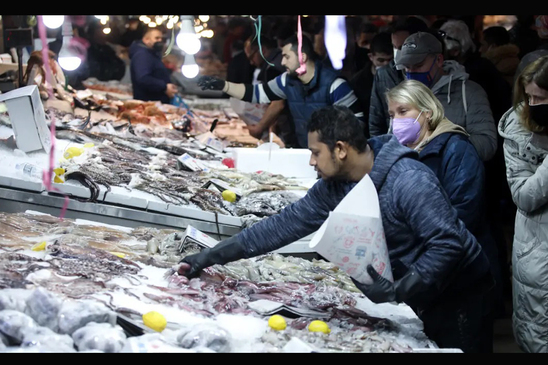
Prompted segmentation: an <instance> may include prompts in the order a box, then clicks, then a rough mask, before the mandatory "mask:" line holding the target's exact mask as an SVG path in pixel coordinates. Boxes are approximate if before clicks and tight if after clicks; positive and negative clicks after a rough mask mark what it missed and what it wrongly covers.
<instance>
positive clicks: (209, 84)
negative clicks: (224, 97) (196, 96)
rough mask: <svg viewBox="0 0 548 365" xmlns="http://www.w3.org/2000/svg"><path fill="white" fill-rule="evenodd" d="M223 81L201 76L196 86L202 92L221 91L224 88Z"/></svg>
mask: <svg viewBox="0 0 548 365" xmlns="http://www.w3.org/2000/svg"><path fill="white" fill-rule="evenodd" d="M225 83H226V81H225V80H221V79H218V78H216V77H213V76H202V77H200V79H199V80H198V86H199V87H201V88H202V90H223V89H224V88H225Z"/></svg>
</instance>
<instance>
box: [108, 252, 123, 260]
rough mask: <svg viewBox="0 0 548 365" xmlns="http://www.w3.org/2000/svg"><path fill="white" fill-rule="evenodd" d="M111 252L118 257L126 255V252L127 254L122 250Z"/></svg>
mask: <svg viewBox="0 0 548 365" xmlns="http://www.w3.org/2000/svg"><path fill="white" fill-rule="evenodd" d="M110 253H111V254H113V255H116V256H118V257H120V258H124V257H126V254H125V253H121V252H115V251H110Z"/></svg>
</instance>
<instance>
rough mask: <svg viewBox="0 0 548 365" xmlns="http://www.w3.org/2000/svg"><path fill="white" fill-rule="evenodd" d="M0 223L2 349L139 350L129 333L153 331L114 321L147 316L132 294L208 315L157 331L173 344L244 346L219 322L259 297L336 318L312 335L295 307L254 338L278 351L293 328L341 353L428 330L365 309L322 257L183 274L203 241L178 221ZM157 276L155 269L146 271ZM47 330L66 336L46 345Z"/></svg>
mask: <svg viewBox="0 0 548 365" xmlns="http://www.w3.org/2000/svg"><path fill="white" fill-rule="evenodd" d="M0 225H2V228H3V229H2V230H1V232H2V236H1V237H0V268H1V269H0V334H1V335H2V336H4V337H5V338H7V340H6V341H4V342H3V343H2V345H0V351H4V352H10V351H14V352H15V351H18V352H22V351H58V352H76V351H78V352H88V351H97V352H126V351H127V352H130V351H133V350H132V349H134V346H135V344H134V343H133V342H136V341H148V340H151V341H152V340H153V339H152V338H150V339H149V335H151V334H153V333H150V332H149V333H147V334H143V336H147V337H145V338H143V339H131V338H132V336H130V335H128V334H127V333H126V332H124V331H123V330H122V329H121V328H119V327H118V325H117V324H116V321H115V318H116V316H117V315H122V314H123V315H125V316H127V318H131V319H132V320H133V321H136V322H140V320H141V316H142V315H143V314H144V311H143V309H142V307H141V306H139V305H135V302H138V303H143V304H145V303H147V305H155V306H159V307H161V308H164V311H165V312H168V309H170V310H177V311H180V312H181V313H186V314H188V315H190V316H193V317H195V318H199V319H200V320H203V321H204V325H203V326H193V327H192V328H189V327H185V325H184V323H183V324H181V325H177V324H176V323H175V324H174V323H172V324H171V326H170V328H169V330H168V329H166V330H164V331H163V332H161V334H160V333H157V334H156V335H158V336H155V337H154V341H160V342H161V344H162V346H165V348H166V351H168V350H167V349H168V348H169V351H178V349H183V350H189V351H193V352H237V351H238V348H237V346H236V345H235V342H237V338H235V336H234V335H233V334H231V333H230V331H227V329H226V328H224V329H223V328H221V327H219V325H217V324H215V321H219V318H221V317H222V316H223V315H230V316H245V317H250V318H257V320H266V319H267V318H265V317H264V315H263V314H261V313H260V312H257V311H256V310H255V309H254V308H253V306H250V304H251V303H254V302H257V301H259V300H267V301H269V302H274V303H280V304H283V305H286V306H290V307H292V308H296V309H299V310H302V311H307V310H308V311H311V312H310V313H315V315H317V316H318V317H319V318H321V319H322V321H325V323H327V325H329V327H330V328H331V332H330V333H325V334H318V333H311V332H309V331H308V330H307V329H306V327H307V325H308V323H309V322H310V321H312V319H311V317H307V316H304V317H303V316H290V317H288V318H287V323H288V327H287V329H286V330H284V331H274V330H273V329H271V328H268V327H266V328H265V331H263V333H262V334H261V335H260V336H257V338H256V339H255V341H256V350H257V351H260V352H280V351H283V347H284V346H285V345H286V344H287V343H288V342H289V341H291V339H293V338H299V339H300V340H302V341H305V342H306V343H308V344H310V345H311V346H315V347H317V348H319V349H321V351H341V352H411V351H412V348H413V347H417V346H423V342H421V341H425V340H426V339H424V338H421V337H420V336H415V337H411V339H410V337H409V336H405V335H403V334H402V333H400V332H401V331H400V328H399V326H398V324H397V323H395V322H393V321H392V320H390V319H387V318H382V317H378V316H371V315H369V314H367V313H366V312H364V311H362V310H361V309H358V308H357V307H356V303H357V301H358V300H359V298H363V294H361V293H360V292H359V291H358V290H357V289H356V288H355V287H354V286H353V284H352V281H351V279H350V278H349V277H348V276H346V274H345V273H344V272H342V271H340V270H338V268H337V267H335V266H334V265H332V264H330V263H328V262H325V261H323V260H305V259H301V258H296V257H291V256H288V257H285V256H282V255H279V254H274V253H270V254H267V255H262V256H258V257H255V258H250V259H242V260H238V261H235V262H232V263H229V264H226V265H224V266H221V265H214V266H211V267H209V268H206V269H204V270H203V271H202V273H201V275H200V276H199V277H198V278H194V279H191V280H188V279H187V278H185V277H183V276H180V275H179V274H177V267H178V261H180V259H181V258H182V257H184V256H186V255H189V254H193V253H196V252H199V251H200V250H201V249H202V247H201V246H198V245H197V244H195V243H192V242H185V241H183V238H184V234H183V232H182V231H178V230H163V229H156V228H150V227H137V228H127V227H118V226H109V225H104V224H93V223H92V222H88V221H81V220H71V219H59V218H56V217H53V216H50V215H46V214H38V213H33V212H27V213H0ZM40 242H42V243H43V244H42V245H39V243H40ZM37 246H38V247H40V248H37ZM153 273H156V274H153ZM159 273H161V275H159ZM151 275H159V276H158V277H157V278H156V279H155V280H151ZM15 293H17V295H15ZM121 298H126V300H127V299H131V301H132V303H133V304H128V303H129V302H127V303H125V302H123V301H122V299H121ZM212 323H213V324H214V325H212ZM170 331H171V332H170ZM99 332H100V333H101V335H100V336H98V335H97V333H99ZM46 336H50V337H52V338H57V337H59V340H58V341H56V343H55V344H51V343H47V344H46V343H44V342H43V338H45V337H46ZM98 337H100V339H98ZM130 339H131V341H130ZM0 342H2V341H0ZM417 344H420V345H417ZM142 345H143V346H144V344H142ZM2 346H3V347H2ZM31 346H34V347H31ZM48 346H50V347H48ZM51 346H53V349H52V348H51Z"/></svg>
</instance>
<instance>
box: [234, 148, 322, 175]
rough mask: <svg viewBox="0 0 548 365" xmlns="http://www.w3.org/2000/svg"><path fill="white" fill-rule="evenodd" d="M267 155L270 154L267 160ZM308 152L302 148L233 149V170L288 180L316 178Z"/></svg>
mask: <svg viewBox="0 0 548 365" xmlns="http://www.w3.org/2000/svg"><path fill="white" fill-rule="evenodd" d="M269 153H272V155H271V156H270V160H269ZM310 154H311V152H310V150H308V149H304V148H295V149H294V148H280V149H273V150H272V151H271V152H269V151H268V150H260V149H257V148H234V149H233V150H232V156H233V158H234V165H235V168H236V169H238V170H240V171H243V172H256V171H268V172H270V173H272V174H281V175H283V176H285V177H288V178H303V179H306V178H310V179H314V178H316V177H317V176H318V174H317V172H316V171H315V170H314V168H313V167H312V166H310V164H309V162H310Z"/></svg>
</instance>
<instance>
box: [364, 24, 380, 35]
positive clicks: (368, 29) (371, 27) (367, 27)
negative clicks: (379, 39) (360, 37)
mask: <svg viewBox="0 0 548 365" xmlns="http://www.w3.org/2000/svg"><path fill="white" fill-rule="evenodd" d="M378 31H379V27H377V26H376V25H375V24H373V23H369V22H366V23H362V24H361V25H360V33H377V32H378Z"/></svg>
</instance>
